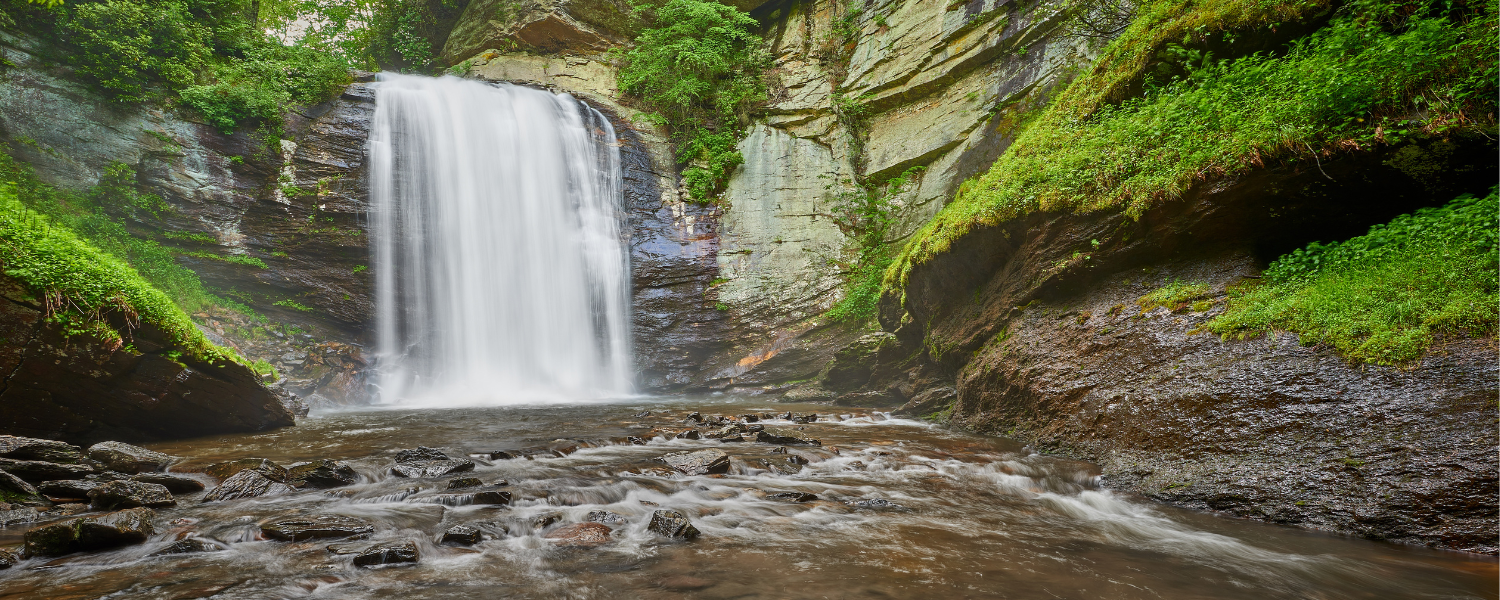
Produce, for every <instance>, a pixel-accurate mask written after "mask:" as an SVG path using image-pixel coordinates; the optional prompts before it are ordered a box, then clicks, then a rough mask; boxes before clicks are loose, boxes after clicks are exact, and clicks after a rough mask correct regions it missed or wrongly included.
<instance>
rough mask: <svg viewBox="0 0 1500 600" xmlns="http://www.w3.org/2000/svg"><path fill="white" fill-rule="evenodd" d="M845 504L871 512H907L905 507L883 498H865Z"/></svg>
mask: <svg viewBox="0 0 1500 600" xmlns="http://www.w3.org/2000/svg"><path fill="white" fill-rule="evenodd" d="M846 504H848V505H850V506H853V507H855V508H868V509H872V510H907V508H906V507H905V506H901V505H900V504H896V503H895V502H891V501H890V500H886V499H885V498H866V499H864V500H854V501H851V502H847V503H846Z"/></svg>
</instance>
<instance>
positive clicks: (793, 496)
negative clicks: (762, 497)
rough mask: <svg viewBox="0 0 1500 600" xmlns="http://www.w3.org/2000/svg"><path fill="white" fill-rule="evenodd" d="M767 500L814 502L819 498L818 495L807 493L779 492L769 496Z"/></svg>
mask: <svg viewBox="0 0 1500 600" xmlns="http://www.w3.org/2000/svg"><path fill="white" fill-rule="evenodd" d="M766 498H767V499H769V500H779V501H782V502H812V501H813V500H817V499H818V496H817V494H809V493H807V492H779V493H775V494H768V495H766Z"/></svg>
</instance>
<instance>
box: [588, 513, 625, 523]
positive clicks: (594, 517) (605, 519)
mask: <svg viewBox="0 0 1500 600" xmlns="http://www.w3.org/2000/svg"><path fill="white" fill-rule="evenodd" d="M583 520H585V521H588V522H590V523H603V524H605V525H624V524H625V523H626V522H627V520H626V519H625V516H624V515H621V514H618V513H612V512H609V511H607V510H595V511H590V512H589V514H588V515H586V516H584V517H583Z"/></svg>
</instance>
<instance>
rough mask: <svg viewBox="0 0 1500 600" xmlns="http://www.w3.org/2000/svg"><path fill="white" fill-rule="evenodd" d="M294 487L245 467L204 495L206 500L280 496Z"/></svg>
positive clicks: (291, 490)
mask: <svg viewBox="0 0 1500 600" xmlns="http://www.w3.org/2000/svg"><path fill="white" fill-rule="evenodd" d="M293 491H295V490H294V488H292V486H289V485H287V484H284V483H279V482H276V481H272V480H271V479H270V478H269V477H266V475H265V474H264V473H262V472H260V471H257V470H255V469H245V470H243V471H240V472H238V473H235V474H234V475H231V476H230V477H229V479H225V480H224V481H223V483H220V484H219V487H216V488H214V489H213V490H211V491H209V492H208V494H206V495H204V496H203V501H204V502H222V501H224V500H237V499H240V498H254V497H257V496H280V495H282V494H290V493H292V492H293Z"/></svg>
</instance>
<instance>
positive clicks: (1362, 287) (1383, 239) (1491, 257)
mask: <svg viewBox="0 0 1500 600" xmlns="http://www.w3.org/2000/svg"><path fill="white" fill-rule="evenodd" d="M1497 253H1500V198H1497V196H1496V194H1495V192H1494V191H1491V192H1490V194H1489V195H1488V196H1486V197H1484V198H1474V197H1472V196H1464V197H1460V198H1458V199H1456V200H1454V201H1453V202H1450V203H1449V204H1448V205H1447V206H1444V207H1442V208H1424V209H1421V210H1418V211H1416V212H1414V213H1412V214H1409V215H1402V216H1400V217H1397V218H1396V219H1394V220H1392V221H1391V222H1390V223H1389V224H1386V225H1376V226H1375V227H1372V228H1370V232H1369V233H1368V234H1366V235H1363V236H1360V237H1356V238H1354V239H1351V240H1348V241H1344V242H1334V243H1331V244H1319V243H1313V244H1309V245H1308V246H1307V247H1306V248H1303V249H1300V250H1296V251H1294V252H1292V253H1290V254H1287V255H1285V256H1282V257H1281V258H1280V259H1277V260H1276V261H1275V262H1273V263H1271V265H1270V267H1269V268H1267V269H1266V272H1265V279H1266V283H1265V285H1262V286H1257V287H1251V288H1248V289H1246V290H1241V291H1237V292H1236V293H1234V294H1232V295H1231V298H1230V301H1229V305H1228V308H1227V309H1226V311H1225V313H1224V314H1223V315H1221V316H1219V317H1218V318H1217V319H1215V320H1214V321H1212V322H1211V323H1209V325H1208V328H1209V329H1210V330H1211V331H1213V332H1215V333H1219V334H1222V335H1224V336H1225V337H1228V336H1237V337H1241V338H1243V337H1247V336H1253V335H1259V334H1262V333H1265V332H1269V331H1274V330H1283V331H1291V332H1294V333H1297V334H1300V336H1301V340H1302V343H1303V344H1305V345H1314V344H1329V345H1331V346H1333V347H1335V348H1337V349H1338V350H1339V351H1340V352H1342V353H1343V354H1344V355H1345V356H1347V357H1349V359H1350V360H1352V361H1355V362H1371V363H1378V364H1399V363H1406V362H1410V361H1412V360H1415V359H1417V358H1420V357H1421V356H1422V354H1423V353H1424V352H1425V351H1426V349H1427V347H1428V346H1430V345H1431V344H1432V343H1433V341H1435V339H1436V337H1437V336H1440V335H1443V334H1467V335H1476V336H1478V335H1493V334H1494V333H1495V329H1496V322H1497V320H1500V294H1497V293H1496V290H1497V287H1500V268H1497V256H1500V254H1497Z"/></svg>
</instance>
